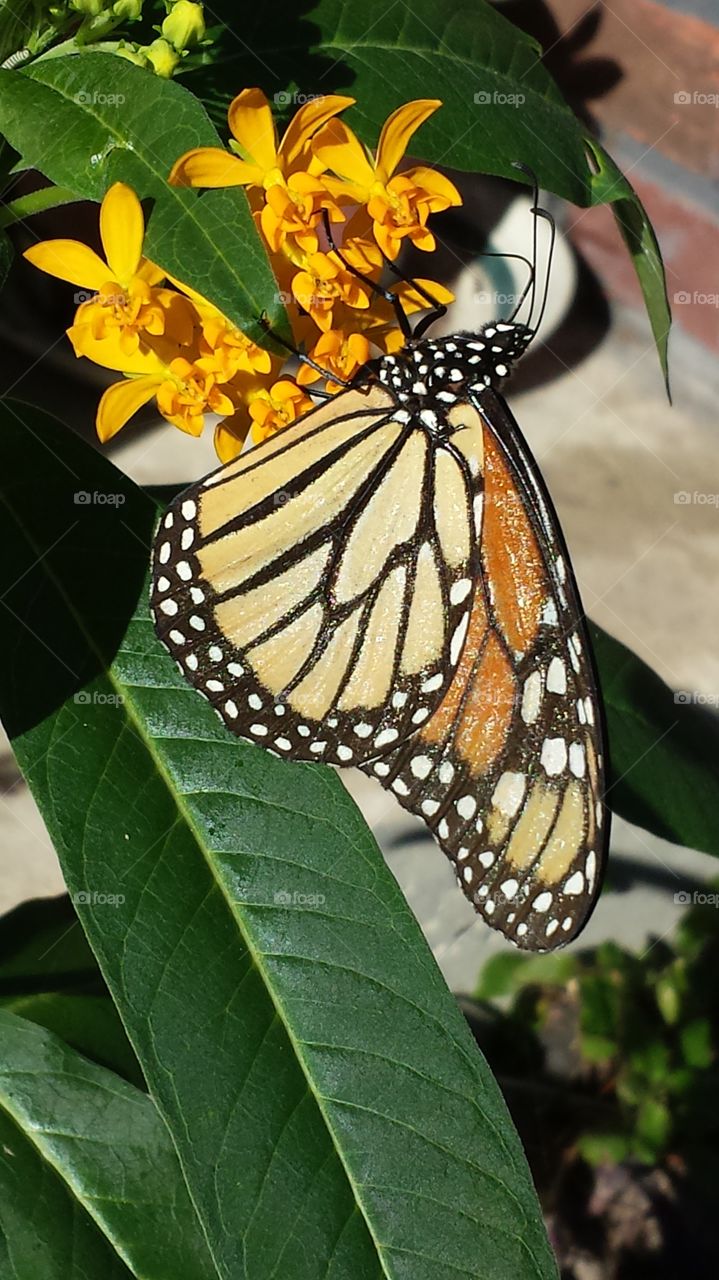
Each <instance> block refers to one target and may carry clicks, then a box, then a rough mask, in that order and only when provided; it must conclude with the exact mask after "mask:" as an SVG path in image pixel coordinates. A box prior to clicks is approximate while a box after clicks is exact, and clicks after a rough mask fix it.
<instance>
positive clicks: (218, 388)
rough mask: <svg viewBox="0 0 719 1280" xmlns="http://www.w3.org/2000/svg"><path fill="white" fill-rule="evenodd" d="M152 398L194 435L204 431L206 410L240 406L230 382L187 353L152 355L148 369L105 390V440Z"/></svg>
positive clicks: (100, 416) (100, 420)
mask: <svg viewBox="0 0 719 1280" xmlns="http://www.w3.org/2000/svg"><path fill="white" fill-rule="evenodd" d="M152 399H154V400H155V401H156V404H157V408H158V410H159V411H160V413H161V414H162V416H163V418H166V419H167V421H168V422H171V423H172V424H173V426H175V427H178V428H179V429H180V431H184V432H185V433H186V434H187V435H191V436H200V435H201V434H202V432H203V430H204V427H205V415H206V414H208V413H214V414H218V415H219V416H221V417H226V416H227V415H230V414H233V413H234V411H235V407H236V406H235V402H234V400H233V398H232V396H231V395H230V394H229V392H228V388H227V386H223V385H222V384H221V383H219V382H218V381H217V379H216V377H215V376H214V375H213V374H211V373H207V372H206V371H204V370H202V369H199V368H198V367H197V365H196V364H194V363H193V362H192V361H190V360H187V359H186V358H185V357H184V356H181V355H177V356H175V357H174V358H173V359H171V360H169V362H168V363H164V362H163V361H162V360H161V359H160V358H159V357H155V358H154V359H153V358H152V357H148V358H147V361H146V372H142V373H136V374H134V375H130V376H129V377H127V378H126V379H125V381H123V382H115V383H113V385H112V386H110V387H108V388H107V390H106V391H105V392H104V393H103V395H102V397H101V399H100V404H99V405H98V410H97V420H96V426H97V434H98V436H99V437H100V440H101V441H102V442H103V444H104V443H106V442H107V441H108V440H111V439H112V438H113V436H115V435H117V433H118V431H120V430H121V429H122V427H124V426H125V424H126V423H127V422H129V420H130V418H132V417H134V415H135V414H136V413H137V412H138V410H139V409H141V408H142V407H143V405H146V404H149V402H150V401H151V400H152Z"/></svg>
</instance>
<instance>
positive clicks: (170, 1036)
mask: <svg viewBox="0 0 719 1280" xmlns="http://www.w3.org/2000/svg"><path fill="white" fill-rule="evenodd" d="M5 417H6V421H5V422H3V423H2V430H0V450H1V451H2V455H3V456H2V460H1V465H0V477H1V478H2V485H3V489H4V493H3V510H4V520H6V521H7V529H6V530H4V531H3V533H0V537H3V541H4V545H5V546H7V547H12V548H13V555H12V558H11V562H10V563H9V564H8V566H7V575H8V589H7V591H6V594H5V597H4V601H5V605H6V609H7V616H6V618H5V620H4V621H5V626H6V630H7V635H8V645H7V653H6V660H5V663H4V664H3V668H2V671H1V672H0V679H1V680H2V686H1V687H0V705H2V709H3V714H4V716H5V718H6V723H7V726H8V729H9V731H10V733H11V735H12V736H13V738H14V745H15V750H16V752H17V754H18V758H19V760H20V762H21V764H22V766H23V768H24V771H25V773H26V776H27V777H28V780H29V782H30V785H31V786H32V788H33V790H34V792H35V795H36V798H37V800H38V802H39V804H40V806H41V808H42V811H43V813H44V816H45V820H46V822H47V824H48V828H49V830H50V832H51V835H52V837H53V840H54V841H55V844H56V847H57V849H58V852H59V854H60V857H61V860H62V862H63V866H64V870H65V874H66V877H67V881H68V885H69V887H70V890H71V892H72V893H73V895H74V898H75V902H76V903H77V909H78V912H79V914H80V916H81V919H82V922H83V925H84V928H85V929H86V932H87V934H88V937H89V939H90V942H91V944H92V947H93V949H94V951H95V953H96V955H97V957H98V960H99V962H100V966H101V968H102V970H103V973H104V975H105V978H106V980H107V983H108V986H109V987H110V990H111V992H112V994H113V997H114V999H115V1001H116V1002H117V1005H118V1008H119V1009H120V1012H121V1014H122V1018H123V1021H124V1023H125V1026H126V1028H127V1030H128V1033H129V1035H130V1038H131V1040H132V1042H133V1044H134V1047H135V1049H136V1051H137V1054H138V1057H139V1058H140V1061H141V1063H142V1066H143V1070H144V1073H145V1077H146V1079H147V1082H148V1085H149V1087H150V1090H151V1092H152V1094H153V1096H154V1098H155V1100H156V1102H157V1104H158V1107H159V1109H160V1111H161V1113H162V1114H163V1116H164V1118H165V1120H166V1122H167V1124H168V1126H169V1128H170V1131H171V1133H172V1136H173V1139H174V1142H175V1145H176V1147H177V1151H178V1154H179V1157H180V1161H181V1164H182V1167H183V1171H184V1174H185V1177H186V1180H187V1183H188V1186H189V1189H190V1193H191V1195H192V1198H193V1202H194V1204H195V1207H196V1209H197V1212H198V1214H199V1217H200V1220H201V1223H202V1226H203V1229H204V1231H205V1234H206V1236H207V1239H208V1242H209V1245H210V1248H211V1250H212V1254H213V1258H214V1261H215V1265H216V1268H217V1272H218V1274H219V1275H220V1276H221V1277H227V1278H228V1280H230V1278H231V1280H243V1278H246V1280H264V1278H267V1280H269V1277H270V1276H277V1275H291V1276H292V1277H293V1280H305V1277H307V1278H308V1280H309V1278H310V1277H313V1278H314V1277H317V1278H319V1277H330V1278H331V1280H340V1278H342V1280H344V1278H345V1277H347V1280H349V1278H350V1277H352V1280H364V1278H367V1280H369V1278H370V1277H378V1278H379V1277H380V1276H387V1277H401V1278H402V1280H404V1277H410V1276H411V1277H412V1280H440V1277H441V1280H445V1278H446V1277H447V1275H448V1274H451V1275H454V1274H460V1275H462V1274H464V1275H467V1276H473V1277H477V1278H482V1280H490V1278H491V1280H524V1277H527V1280H529V1278H530V1277H531V1278H532V1280H537V1278H544V1277H552V1276H555V1275H556V1271H555V1267H554V1263H553V1260H552V1257H551V1253H550V1250H549V1246H548V1243H547V1240H546V1236H545V1235H544V1231H543V1227H542V1224H541V1218H540V1215H539V1209H538V1205H537V1202H536V1198H535V1195H534V1192H533V1189H532V1187H531V1183H530V1179H529V1174H528V1170H527V1167H526V1163H525V1161H524V1158H523V1155H522V1153H521V1149H520V1147H519V1143H518V1141H517V1138H516V1135H515V1133H514V1131H513V1129H512V1126H511V1122H510V1120H509V1117H508V1114H507V1111H506V1108H505V1106H504V1103H503V1101H502V1099H501V1096H500V1095H499V1092H498V1090H497V1087H496V1084H495V1082H494V1081H493V1079H492V1077H491V1074H490V1073H489V1071H488V1069H487V1066H486V1064H485V1062H484V1060H483V1059H482V1058H481V1057H480V1055H479V1053H478V1051H477V1050H476V1047H475V1045H474V1043H473V1041H472V1038H471V1036H470V1034H469V1031H468V1029H467V1027H466V1025H465V1023H464V1021H463V1019H462V1017H461V1015H460V1013H459V1011H458V1010H457V1008H456V1005H455V1004H454V1002H453V1000H452V998H451V996H450V994H449V992H448V991H447V989H446V987H445V985H444V983H443V981H442V978H441V976H440V974H439V971H438V969H437V968H436V966H435V964H434V961H433V960H432V957H431V955H430V954H429V952H428V950H427V948H426V945H425V943H424V940H423V938H422V936H421V933H420V931H419V929H418V927H417V925H416V922H415V921H414V919H413V918H412V916H411V914H410V912H409V910H408V908H407V905H406V903H405V901H404V899H403V897H402V895H401V893H400V891H399V889H398V887H397V885H396V884H395V882H394V880H393V878H392V877H391V875H390V873H389V871H388V870H387V868H386V866H385V864H384V862H383V859H382V857H381V855H380V853H379V850H378V849H377V847H376V845H375V844H374V841H373V840H372V838H371V836H370V834H369V832H368V830H367V828H366V827H365V825H364V823H363V822H362V820H361V817H360V815H359V814H358V812H357V810H356V809H355V807H354V805H353V804H352V802H351V801H350V799H349V797H348V796H347V794H346V792H345V791H344V789H343V788H342V786H341V784H340V783H339V781H338V780H337V779H336V777H335V776H334V775H333V773H332V772H331V771H330V770H328V769H326V768H323V767H322V766H314V767H312V766H308V765H297V764H290V763H289V762H286V761H279V760H274V759H272V758H271V757H268V755H267V754H266V753H265V752H262V751H260V750H259V749H257V748H255V747H252V746H250V745H245V744H241V743H238V742H236V741H234V740H233V739H232V738H231V737H230V735H228V734H227V732H226V731H225V729H224V728H223V727H222V726H221V724H220V723H219V722H218V721H217V719H216V718H215V716H214V714H213V713H212V712H211V710H210V709H209V707H208V706H207V705H206V704H205V703H203V702H202V701H201V700H200V699H198V698H197V696H196V694H195V693H194V692H193V691H192V690H190V689H189V688H188V687H187V686H186V685H185V683H184V681H183V680H182V679H181V678H180V676H179V675H178V673H177V671H176V669H175V667H174V665H173V664H172V663H171V662H170V661H169V659H168V658H167V656H166V655H165V654H164V652H163V651H161V649H160V646H159V645H158V643H157V641H156V639H155V637H154V634H153V629H152V625H151V622H150V620H149V617H148V610H147V602H146V594H145V586H144V578H145V569H146V562H147V554H148V543H149V539H150V536H151V532H152V527H153V523H154V508H153V504H152V503H151V502H150V501H149V500H148V499H147V498H146V497H145V496H144V495H143V494H141V493H140V492H139V491H138V490H137V489H135V488H134V486H133V485H131V484H130V482H129V481H127V480H126V479H125V478H124V477H122V476H121V475H120V474H119V473H118V472H117V471H116V470H115V469H114V468H113V467H111V466H110V464H109V463H108V462H107V461H105V460H104V459H103V458H101V457H100V456H99V455H98V454H96V453H95V452H93V451H92V450H89V449H88V448H87V446H85V445H84V444H82V442H81V441H80V440H79V439H78V438H76V437H74V436H69V435H65V436H64V435H63V434H62V432H61V430H60V428H59V426H58V424H57V423H56V422H54V421H53V420H51V419H47V418H46V417H44V415H41V414H38V413H34V412H30V411H28V410H27V409H26V408H25V407H24V406H20V407H19V406H13V407H12V408H11V410H10V413H9V414H6V415H5ZM26 423H27V426H26V425H25V424H26ZM78 488H81V489H82V490H83V491H85V492H87V493H88V494H90V495H91V498H92V500H91V501H89V502H83V503H82V504H81V509H78V506H75V505H74V503H73V492H74V491H75V490H76V489H78ZM98 494H99V495H101V500H95V497H94V495H98ZM109 497H112V501H108V498H109ZM133 609H134V610H135V612H134V617H133V618H132V621H131V623H130V626H129V629H127V631H126V625H127V621H128V619H129V618H130V616H131V614H132V610H133ZM125 632H126V634H125ZM111 659H114V661H113V662H112V666H111V668H110V670H107V669H106V668H107V664H108V662H109V661H110V660H111ZM79 689H82V698H81V699H80V700H75V695H76V694H77V692H78V690H79ZM78 895H85V898H86V900H85V901H82V900H81V899H80V898H78ZM110 899H112V900H110Z"/></svg>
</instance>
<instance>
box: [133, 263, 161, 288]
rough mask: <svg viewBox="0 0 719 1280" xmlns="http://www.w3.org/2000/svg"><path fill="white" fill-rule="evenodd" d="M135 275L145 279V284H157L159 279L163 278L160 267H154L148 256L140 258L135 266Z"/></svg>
mask: <svg viewBox="0 0 719 1280" xmlns="http://www.w3.org/2000/svg"><path fill="white" fill-rule="evenodd" d="M137 275H138V276H139V277H140V279H141V280H144V281H145V284H149V285H153V284H159V283H160V281H161V280H164V279H165V273H164V271H163V270H162V267H156V266H155V264H154V262H150V259H149V258H143V259H142V261H141V263H140V265H139V267H138V268H137Z"/></svg>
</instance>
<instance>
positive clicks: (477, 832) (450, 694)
mask: <svg viewBox="0 0 719 1280" xmlns="http://www.w3.org/2000/svg"><path fill="white" fill-rule="evenodd" d="M472 413H474V417H475V422H474V425H473V427H472V428H471V429H472V430H474V431H476V432H481V434H482V438H483V447H482V457H483V466H482V470H483V482H484V504H483V512H482V528H481V537H480V553H481V565H480V573H479V582H478V589H477V591H476V592H475V596H474V604H473V609H472V614H471V618H470V623H469V629H468V634H467V640H466V643H465V646H464V650H463V654H462V658H461V661H460V664H459V666H458V668H457V669H456V671H455V673H454V676H453V680H452V684H451V685H450V688H449V689H448V691H447V693H446V694H445V697H444V699H443V701H442V703H441V704H440V706H439V708H438V710H437V711H436V712H435V714H434V716H433V717H432V719H431V720H430V721H429V722H428V723H427V724H426V725H425V726H423V727H421V728H420V730H419V731H418V732H417V734H415V736H414V737H413V738H412V739H411V740H409V741H407V742H404V743H402V744H401V745H399V746H398V747H397V748H396V749H395V750H394V751H392V752H391V753H390V754H389V755H386V756H384V757H383V758H382V759H380V760H376V761H374V762H369V763H367V764H365V765H364V766H363V768H364V770H365V772H367V773H369V774H371V775H373V776H375V777H377V778H378V779H379V780H380V781H381V782H382V784H383V785H384V786H385V787H388V788H389V789H391V790H392V791H393V793H394V794H395V795H396V796H397V798H398V799H399V801H400V803H401V804H402V805H404V806H405V807H406V808H407V809H409V810H410V811H412V812H414V813H417V814H418V815H419V816H421V817H422V818H423V820H424V821H425V822H426V823H427V825H428V826H429V828H430V830H431V831H432V832H433V834H434V835H435V837H436V839H437V840H438V842H439V844H440V846H441V847H442V849H443V850H444V852H445V853H446V854H447V855H448V856H449V858H450V859H451V861H452V862H453V864H454V866H455V869H456V872H457V876H458V879H459V883H460V885H461V887H462V889H463V890H464V892H465V894H466V895H467V897H468V898H469V899H470V901H471V902H472V904H473V905H474V906H475V908H476V909H477V911H478V912H479V913H480V914H481V915H483V916H484V917H485V918H486V919H487V921H488V922H489V923H490V924H491V925H493V926H494V927H495V928H499V929H501V930H502V932H504V933H505V934H506V935H507V936H508V937H510V938H511V939H512V940H513V941H515V942H516V943H517V944H518V945H520V946H522V947H525V948H528V949H532V950H543V949H549V948H551V947H554V946H556V945H559V944H561V943H564V942H568V941H569V940H571V938H573V937H574V936H576V934H577V933H578V932H579V930H580V929H581V927H582V925H583V923H584V921H585V919H586V917H587V915H588V913H589V911H590V910H591V905H592V901H593V898H594V895H595V893H596V890H597V886H598V885H599V883H600V879H601V871H602V869H603V863H604V860H605V851H606V837H607V830H606V826H607V824H606V818H605V814H604V807H603V800H602V796H603V792H604V785H603V768H604V764H603V743H602V728H601V725H602V719H601V708H600V705H599V700H598V696H597V690H596V683H595V679H594V674H593V669H592V665H591V658H590V653H589V643H588V638H587V635H586V629H585V624H584V620H583V615H582V611H581V606H580V603H579V598H578V594H577V590H576V586H575V583H574V581H573V578H572V575H571V570H570V569H569V567H568V564H567V559H566V552H565V549H564V545H563V543H562V540H561V535H560V533H559V531H558V526H557V522H556V517H555V516H554V513H553V511H552V509H551V505H550V503H549V500H548V497H547V495H546V492H545V490H544V488H543V486H542V485H541V483H540V482H539V481H538V479H537V471H536V464H535V463H534V461H533V459H532V458H531V456H530V455H529V452H528V450H527V447H526V445H525V444H524V442H523V440H522V437H521V435H520V432H519V428H518V427H517V425H516V423H515V422H514V420H513V419H512V417H511V415H510V413H509V410H508V409H507V407H506V405H505V404H504V402H503V401H502V400H501V399H500V398H499V397H498V396H496V395H495V394H494V393H492V392H487V393H485V394H483V395H482V397H481V400H480V401H475V403H474V405H473V406H472V407H471V408H470V409H468V411H467V417H468V420H469V419H470V418H471V416H472Z"/></svg>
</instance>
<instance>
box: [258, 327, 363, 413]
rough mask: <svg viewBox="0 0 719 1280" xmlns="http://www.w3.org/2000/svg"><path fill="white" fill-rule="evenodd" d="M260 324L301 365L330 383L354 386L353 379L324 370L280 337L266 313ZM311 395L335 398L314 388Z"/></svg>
mask: <svg viewBox="0 0 719 1280" xmlns="http://www.w3.org/2000/svg"><path fill="white" fill-rule="evenodd" d="M260 324H261V325H262V328H263V329H264V331H265V333H269V335H270V337H272V338H274V340H275V342H278V343H279V345H280V346H281V347H284V348H285V351H290V352H291V353H292V355H293V356H296V357H297V359H298V360H299V362H300V364H306V365H309V367H310V369H314V370H315V372H316V373H319V374H321V375H322V377H323V378H328V379H329V380H330V382H336V383H337V384H338V385H339V386H340V387H351V386H352V385H353V384H352V381H351V379H348V378H341V377H340V375H339V374H337V373H332V372H331V370H329V369H323V368H322V365H320V364H317V362H316V361H315V360H313V359H312V357H311V356H308V355H305V353H304V351H300V349H299V347H295V346H293V344H292V343H291V342H287V341H286V339H285V338H282V337H280V335H279V333H275V331H274V329H272V328H271V327H270V324H269V321H268V319H267V316H266V315H265V314H264V312H263V314H262V315H261V316H260ZM311 394H312V395H313V396H321V397H322V398H323V399H327V400H331V399H332V398H333V397H332V393H331V392H329V391H316V390H315V389H314V388H313V389H312V392H311Z"/></svg>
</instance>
